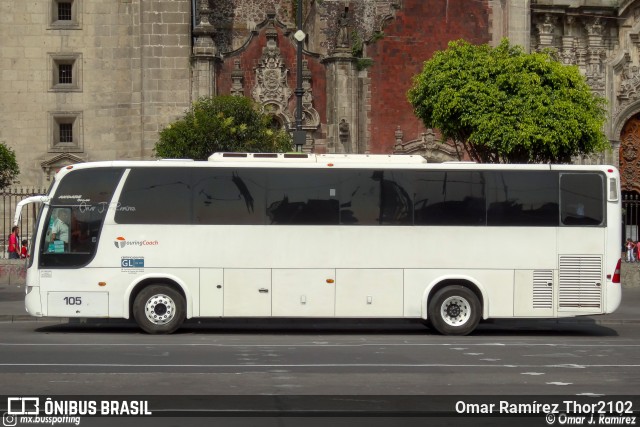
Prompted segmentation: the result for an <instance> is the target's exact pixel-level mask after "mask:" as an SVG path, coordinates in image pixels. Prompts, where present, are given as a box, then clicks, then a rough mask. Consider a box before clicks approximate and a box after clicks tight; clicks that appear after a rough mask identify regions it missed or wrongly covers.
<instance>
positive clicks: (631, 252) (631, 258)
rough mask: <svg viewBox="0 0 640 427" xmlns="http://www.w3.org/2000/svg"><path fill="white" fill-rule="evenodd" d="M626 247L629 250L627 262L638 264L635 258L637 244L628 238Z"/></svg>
mask: <svg viewBox="0 0 640 427" xmlns="http://www.w3.org/2000/svg"><path fill="white" fill-rule="evenodd" d="M625 247H626V248H627V262H636V258H635V256H634V255H635V249H636V244H635V243H634V242H633V240H631V239H630V238H628V239H627V243H626V245H625Z"/></svg>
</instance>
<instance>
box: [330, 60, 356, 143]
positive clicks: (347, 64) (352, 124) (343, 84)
mask: <svg viewBox="0 0 640 427" xmlns="http://www.w3.org/2000/svg"><path fill="white" fill-rule="evenodd" d="M356 61H357V59H356V58H354V57H353V55H352V54H351V51H350V49H348V48H338V49H336V51H335V52H334V54H333V55H332V56H329V57H327V58H325V59H324V60H323V63H324V64H325V65H326V67H327V106H328V107H327V108H328V110H327V141H328V146H327V152H328V153H360V152H364V149H361V148H359V144H358V142H359V141H358V140H359V138H358V130H359V129H360V126H359V122H358V111H359V97H358V70H357V68H356Z"/></svg>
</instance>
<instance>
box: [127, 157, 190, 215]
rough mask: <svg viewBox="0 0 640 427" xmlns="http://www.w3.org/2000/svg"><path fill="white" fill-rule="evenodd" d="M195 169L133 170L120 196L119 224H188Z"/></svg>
mask: <svg viewBox="0 0 640 427" xmlns="http://www.w3.org/2000/svg"><path fill="white" fill-rule="evenodd" d="M192 171H193V168H191V169H190V168H137V169H132V170H131V171H130V172H129V176H128V177H127V182H126V183H125V185H124V188H123V189H122V194H121V195H120V206H121V208H120V209H118V210H117V211H116V215H115V220H116V222H117V223H120V224H189V223H190V222H191V210H192V208H191V206H192V204H191V188H192V185H191V172H192Z"/></svg>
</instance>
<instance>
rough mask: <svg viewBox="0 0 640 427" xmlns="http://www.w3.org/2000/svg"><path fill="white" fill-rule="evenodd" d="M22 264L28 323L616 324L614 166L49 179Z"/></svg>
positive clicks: (293, 164) (326, 161) (345, 168)
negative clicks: (609, 318)
mask: <svg viewBox="0 0 640 427" xmlns="http://www.w3.org/2000/svg"><path fill="white" fill-rule="evenodd" d="M31 202H42V209H41V210H40V215H39V218H38V221H37V224H36V230H37V232H36V233H34V237H33V241H32V252H33V254H32V257H31V258H30V259H29V261H28V269H27V282H26V285H27V291H26V293H27V295H26V309H27V311H28V312H29V313H30V314H31V315H33V316H53V317H70V318H71V317H81V318H91V317H96V318H127V319H128V318H131V317H132V316H133V317H134V318H135V320H136V321H137V323H138V325H139V326H140V327H141V328H142V329H143V330H144V331H146V332H149V333H171V332H173V331H175V330H176V329H177V328H179V327H180V325H181V324H182V323H183V321H184V320H185V319H191V318H199V317H201V318H220V317H225V318H238V317H245V318H246V317H256V318H276V317H284V318H405V319H417V320H420V319H421V320H423V321H425V322H426V323H427V324H428V325H430V326H431V327H433V328H435V329H436V330H437V331H439V332H440V333H443V334H459V335H463V334H468V333H470V332H471V331H473V330H474V328H475V327H476V326H477V324H478V322H479V321H480V320H481V319H490V318H557V317H569V316H578V315H594V314H603V313H611V312H613V311H614V310H616V308H617V307H618V305H619V304H620V299H621V286H620V274H619V270H620V249H621V237H620V236H621V231H622V229H621V227H622V226H621V207H620V206H621V205H620V184H619V174H618V171H617V170H616V169H615V168H614V167H611V166H570V165H488V164H470V163H444V164H427V163H426V161H425V160H424V159H423V158H422V157H419V156H384V155H371V156H367V155H313V154H302V153H300V154H246V153H216V154H214V155H212V156H211V157H210V159H209V161H205V162H194V161H186V160H185V161H183V160H173V161H113V162H97V163H84V164H77V165H74V166H68V167H66V168H64V169H62V170H60V171H59V172H58V173H57V175H56V177H55V181H54V183H53V185H52V186H51V189H50V191H49V194H48V195H46V196H36V197H31V198H29V199H26V200H24V201H23V202H21V204H20V207H19V208H18V210H17V212H16V219H17V218H19V215H20V209H21V208H22V206H24V205H25V204H27V203H31Z"/></svg>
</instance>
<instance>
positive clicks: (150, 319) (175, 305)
mask: <svg viewBox="0 0 640 427" xmlns="http://www.w3.org/2000/svg"><path fill="white" fill-rule="evenodd" d="M185 312H186V304H185V301H184V298H183V296H182V295H181V294H180V293H179V292H178V291H176V290H175V289H173V288H170V287H169V286H164V285H151V286H147V287H146V288H144V289H143V290H142V291H140V293H139V294H138V295H137V296H136V299H135V300H134V302H133V317H134V318H135V319H136V323H138V326H140V328H141V329H142V330H143V331H145V332H147V333H149V334H170V333H173V332H175V331H176V330H177V329H178V328H179V327H180V326H181V325H182V322H183V321H184V318H185Z"/></svg>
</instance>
